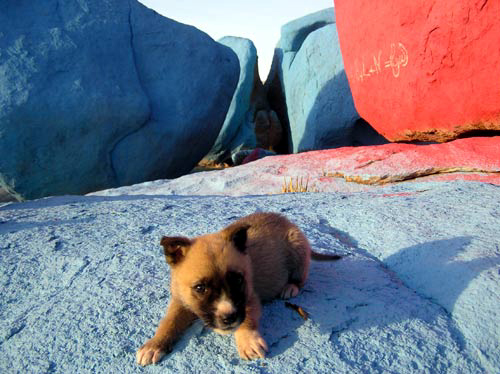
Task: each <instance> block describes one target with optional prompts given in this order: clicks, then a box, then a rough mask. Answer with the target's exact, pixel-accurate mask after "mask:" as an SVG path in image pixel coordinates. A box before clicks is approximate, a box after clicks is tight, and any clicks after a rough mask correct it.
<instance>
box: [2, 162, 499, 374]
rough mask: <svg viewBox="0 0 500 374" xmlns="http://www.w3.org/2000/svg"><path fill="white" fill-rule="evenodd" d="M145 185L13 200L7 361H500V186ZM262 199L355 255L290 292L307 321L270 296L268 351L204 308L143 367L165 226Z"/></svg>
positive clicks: (31, 368) (276, 369) (294, 368)
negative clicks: (164, 189)
mask: <svg viewBox="0 0 500 374" xmlns="http://www.w3.org/2000/svg"><path fill="white" fill-rule="evenodd" d="M311 153H313V152H311ZM303 155H305V154H303ZM299 156H301V155H292V156H289V157H291V158H293V157H299ZM262 161H265V159H264V160H262ZM258 162H260V161H256V162H255V163H258ZM250 165H251V164H250ZM212 173H215V174H216V173H220V172H212ZM220 181H221V182H224V180H223V179H222V180H220ZM228 184H229V183H228ZM148 194H149V195H150V196H147V195H144V194H143V195H141V196H118V197H97V196H93V197H90V196H83V197H81V196H68V197H54V198H48V199H41V200H38V201H32V202H24V203H15V204H10V205H7V206H0V237H1V238H2V240H1V241H0V250H1V252H0V253H1V261H2V263H1V266H0V287H1V290H2V291H1V292H2V294H1V297H0V316H1V318H0V357H1V359H0V372H2V373H47V372H50V373H89V372H90V373H125V374H128V373H144V372H146V373H238V374H242V373H269V374H274V373H276V374H283V373H335V374H352V373H379V372H380V373H488V374H489V373H498V372H500V354H499V351H498V337H499V335H500V323H499V315H498V300H499V295H500V276H499V271H500V253H499V251H498V248H500V237H499V235H498V227H499V225H498V218H499V216H500V205H499V201H500V187H499V186H492V185H490V184H486V183H464V182H454V183H419V184H416V185H413V184H410V185H401V184H400V185H395V186H386V187H382V188H380V189H377V190H372V191H370V192H366V193H355V194H351V193H347V194H340V193H331V194H285V195H274V196H267V195H266V196H245V197H237V198H234V197H226V196H223V197H217V196H158V195H156V191H155V190H154V189H151V190H150V191H149V192H148ZM151 195H155V196H151ZM257 211H275V212H281V213H282V214H285V215H287V216H288V217H289V218H290V219H291V220H293V221H294V222H295V223H296V224H297V225H298V226H299V227H300V228H301V229H302V230H303V231H304V233H305V235H306V236H307V238H308V239H309V240H310V242H311V244H312V246H313V248H314V249H315V250H316V251H320V252H329V253H337V254H342V255H343V256H344V257H343V258H342V260H340V261H334V262H331V261H322V262H316V261H313V262H312V263H311V271H310V275H309V278H308V279H307V282H306V283H305V286H304V288H303V290H301V292H300V293H299V295H298V296H297V297H295V298H293V299H292V300H290V301H291V302H292V303H293V304H296V305H299V306H300V307H302V308H303V309H304V310H305V311H307V312H308V313H309V315H310V318H309V319H308V320H307V321H304V320H303V319H302V318H301V317H300V316H299V314H298V313H297V312H296V311H294V310H291V309H289V308H287V307H286V306H285V303H284V301H283V300H274V301H273V302H270V303H266V304H265V305H263V307H262V317H261V319H260V326H259V329H260V331H261V333H262V336H263V337H264V339H265V340H266V341H267V343H268V346H269V354H268V356H267V357H266V359H265V360H254V361H250V362H249V361H245V360H241V359H240V358H239V357H238V352H237V350H236V347H235V344H234V337H233V336H231V335H225V336H221V335H220V334H217V333H215V332H213V331H211V330H210V329H207V328H204V326H203V324H202V323H201V322H200V321H198V322H196V323H195V324H194V325H193V326H192V327H191V328H190V329H189V330H188V331H187V332H186V333H185V334H184V336H183V337H182V338H181V339H180V341H179V342H178V343H177V344H175V345H174V348H173V351H172V352H171V353H169V354H168V355H167V356H166V357H165V358H163V360H162V361H160V362H159V363H158V364H156V365H151V367H148V368H147V369H146V370H144V369H143V368H141V367H139V366H137V365H136V363H135V352H136V350H137V348H138V347H140V346H141V345H142V344H143V343H144V341H145V340H146V339H148V338H150V337H151V336H152V334H153V333H154V329H155V324H156V323H157V322H158V321H159V320H160V319H161V318H162V316H163V314H164V312H165V306H166V304H167V303H168V301H169V298H170V293H169V292H168V286H169V283H170V281H171V276H170V275H171V273H170V270H169V268H168V266H167V264H166V263H165V259H164V256H163V254H162V250H161V246H160V245H159V240H160V238H161V237H162V236H163V235H184V236H188V237H193V236H197V235H203V234H206V233H209V232H213V231H216V230H219V229H221V228H223V227H224V226H226V225H228V224H229V223H230V222H233V221H234V220H236V219H237V218H239V217H242V216H244V215H246V214H250V213H254V212H257ZM200 212H202V214H200Z"/></svg>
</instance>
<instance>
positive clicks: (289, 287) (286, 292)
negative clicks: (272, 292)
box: [280, 283, 299, 300]
mask: <svg viewBox="0 0 500 374" xmlns="http://www.w3.org/2000/svg"><path fill="white" fill-rule="evenodd" d="M298 294H299V287H298V286H297V285H295V284H293V283H287V284H285V287H283V290H281V293H280V298H282V299H285V300H286V299H289V298H291V297H295V296H297V295H298Z"/></svg>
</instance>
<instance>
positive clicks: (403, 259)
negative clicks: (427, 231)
mask: <svg viewBox="0 0 500 374" xmlns="http://www.w3.org/2000/svg"><path fill="white" fill-rule="evenodd" d="M472 239H473V238H472V237H468V236H464V237H456V238H452V239H443V240H436V241H432V242H428V243H422V244H417V245H415V246H412V247H409V248H405V249H402V250H401V251H399V252H397V253H395V254H393V255H391V256H389V257H387V258H386V259H384V264H386V266H387V267H389V268H390V269H391V270H393V271H394V272H396V273H397V274H398V276H399V277H400V278H401V279H402V280H403V282H405V284H407V285H408V286H409V287H411V288H412V289H414V290H415V291H416V292H417V293H419V294H421V295H423V296H424V297H428V298H431V299H432V300H433V301H434V302H436V303H438V304H439V305H441V306H442V307H443V308H445V309H446V311H447V312H448V313H450V314H451V313H453V309H454V306H455V303H456V302H457V300H458V299H459V297H460V295H461V294H462V292H463V291H464V290H465V289H466V288H467V287H468V286H469V283H470V282H471V281H472V280H473V279H474V278H476V277H477V276H478V275H479V274H480V273H482V272H483V271H484V270H487V269H489V268H492V267H494V266H496V265H498V264H500V258H499V257H480V258H470V257H469V258H468V257H467V256H470V255H468V254H466V253H465V249H466V248H467V247H469V246H470V244H471V242H472Z"/></svg>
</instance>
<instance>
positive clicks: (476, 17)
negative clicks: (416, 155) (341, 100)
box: [335, 0, 500, 142]
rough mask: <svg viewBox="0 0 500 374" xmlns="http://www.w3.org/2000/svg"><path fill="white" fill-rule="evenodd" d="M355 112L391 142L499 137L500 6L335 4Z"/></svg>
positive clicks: (476, 2)
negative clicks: (479, 133)
mask: <svg viewBox="0 0 500 374" xmlns="http://www.w3.org/2000/svg"><path fill="white" fill-rule="evenodd" d="M335 9H336V17H337V28H338V33H339V39H340V46H341V50H342V56H343V59H344V65H345V70H346V73H347V77H348V79H349V83H350V86H351V90H352V94H353V97H354V102H355V105H356V109H357V110H358V112H359V114H360V115H361V116H362V117H363V118H364V119H365V120H367V121H368V122H369V123H370V124H371V125H372V126H373V127H374V128H375V129H376V130H377V131H378V132H380V133H381V134H382V135H383V136H385V137H386V138H387V139H389V140H391V141H412V140H420V141H439V142H442V141H448V140H451V139H454V138H456V137H457V136H459V135H460V134H462V133H465V132H469V131H474V130H500V1H498V0H495V1H493V0H490V1H488V0H461V1H436V0H418V1H415V0H335Z"/></svg>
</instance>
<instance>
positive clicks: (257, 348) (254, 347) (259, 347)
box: [235, 330, 267, 360]
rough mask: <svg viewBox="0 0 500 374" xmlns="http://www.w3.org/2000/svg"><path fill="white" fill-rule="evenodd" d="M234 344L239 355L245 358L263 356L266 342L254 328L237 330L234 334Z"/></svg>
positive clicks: (265, 350)
mask: <svg viewBox="0 0 500 374" xmlns="http://www.w3.org/2000/svg"><path fill="white" fill-rule="evenodd" d="M235 339H236V346H237V347H238V353H239V354H240V357H241V358H243V359H245V360H253V359H256V358H265V357H266V352H267V344H266V341H265V340H264V338H262V336H260V334H259V332H258V331H256V330H243V331H237V332H236V334H235Z"/></svg>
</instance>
